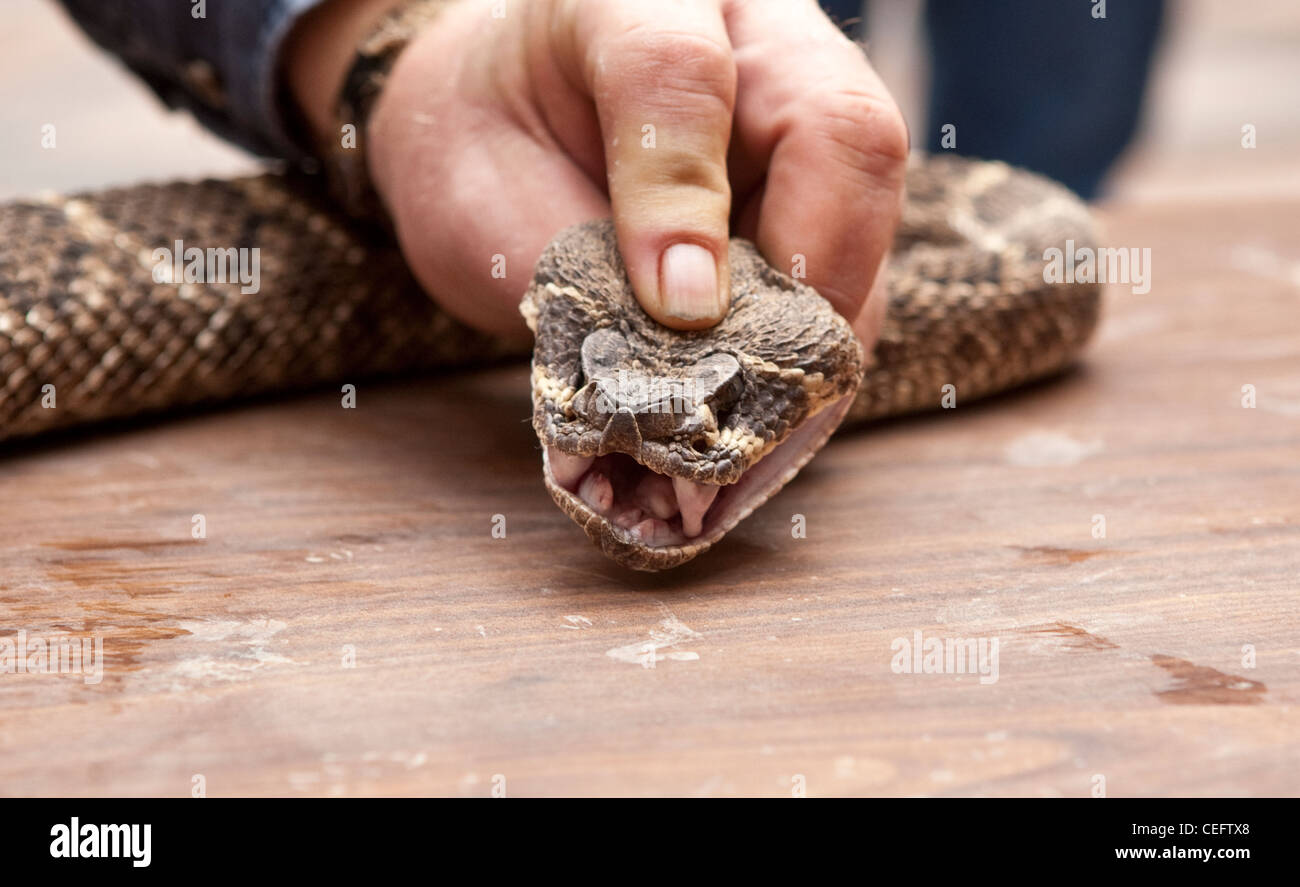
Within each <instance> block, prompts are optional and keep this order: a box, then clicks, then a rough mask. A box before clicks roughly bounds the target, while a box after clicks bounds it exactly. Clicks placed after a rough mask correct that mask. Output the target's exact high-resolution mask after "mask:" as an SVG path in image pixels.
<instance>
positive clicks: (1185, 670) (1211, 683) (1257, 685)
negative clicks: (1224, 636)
mask: <svg viewBox="0 0 1300 887" xmlns="http://www.w3.org/2000/svg"><path fill="white" fill-rule="evenodd" d="M1151 662H1152V663H1154V664H1155V665H1156V666H1157V667H1159V668H1163V669H1164V670H1165V671H1166V672H1168V673H1169V676H1170V677H1171V678H1173V679H1174V684H1173V686H1172V687H1169V688H1168V689H1166V690H1160V691H1158V692H1157V693H1156V697H1157V698H1158V699H1159V700H1160V701H1161V702H1168V703H1170V704H1171V705H1258V704H1259V703H1261V702H1263V701H1264V700H1263V694H1265V693H1267V692H1268V687H1266V686H1264V684H1263V683H1262V682H1260V681H1252V680H1250V679H1249V678H1243V677H1240V676H1238V675H1232V674H1225V673H1224V672H1221V671H1219V670H1218V669H1217V668H1209V667H1207V666H1204V665H1197V664H1196V663H1194V662H1188V661H1187V660H1186V659H1178V658H1176V657H1174V656H1165V655H1163V654H1160V653H1157V654H1156V655H1154V656H1152V657H1151Z"/></svg>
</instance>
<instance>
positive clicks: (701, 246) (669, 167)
mask: <svg viewBox="0 0 1300 887" xmlns="http://www.w3.org/2000/svg"><path fill="white" fill-rule="evenodd" d="M568 8H569V10H570V16H571V18H570V22H569V24H570V28H571V36H572V44H571V51H572V52H573V53H574V55H573V58H574V59H575V60H576V61H577V66H578V75H579V77H580V78H581V81H582V82H583V84H585V87H586V89H587V91H588V93H589V94H590V96H591V98H592V100H593V101H594V103H595V106H596V113H597V116H598V118H599V120H600V128H601V133H602V136H603V139H604V143H605V165H606V173H607V177H608V181H609V192H610V202H611V203H612V205H613V210H614V223H615V228H616V230H617V232H618V240H619V251H620V252H621V253H622V255H623V260H624V263H625V264H626V266H627V272H628V277H629V279H630V280H631V282H632V287H633V289H634V290H635V292H636V295H637V298H638V300H639V301H640V303H641V306H642V307H643V308H644V309H645V310H646V312H647V313H648V314H650V315H651V316H652V317H654V318H655V319H656V320H658V321H659V322H660V323H663V324H666V325H668V326H671V327H676V328H678V329H699V328H702V327H707V326H711V325H712V324H714V323H717V322H718V321H719V320H721V319H722V317H723V316H724V315H725V314H726V312H727V307H728V305H729V303H730V292H729V285H728V280H729V277H728V275H729V272H728V268H727V240H728V217H729V214H730V210H731V189H730V186H729V185H728V183H727V166H726V161H727V145H728V142H729V139H730V133H731V116H732V108H733V106H734V104H735V94H736V72H735V64H734V62H733V60H732V57H731V45H730V42H729V41H728V38H727V31H726V27H725V25H724V22H723V19H722V13H721V11H720V9H719V6H718V3H717V2H714V0H708V2H702V0H675V2H668V3H665V2H663V0H620V2H618V3H609V2H605V0H577V2H573V3H570V4H568Z"/></svg>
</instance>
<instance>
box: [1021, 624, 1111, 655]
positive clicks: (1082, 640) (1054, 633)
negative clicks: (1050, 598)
mask: <svg viewBox="0 0 1300 887" xmlns="http://www.w3.org/2000/svg"><path fill="white" fill-rule="evenodd" d="M1021 630H1022V631H1024V632H1025V633H1026V634H1037V635H1046V636H1047V637H1053V638H1060V639H1062V640H1064V641H1065V642H1066V643H1065V648H1066V649H1067V650H1080V651H1084V650H1118V649H1119V644H1116V643H1114V642H1113V641H1109V640H1107V639H1106V638H1104V637H1102V636H1101V635H1096V634H1093V633H1092V632H1090V631H1085V630H1084V629H1082V628H1079V626H1077V625H1070V624H1068V623H1065V622H1049V623H1046V624H1044V625H1031V626H1029V627H1028V628H1024V629H1021Z"/></svg>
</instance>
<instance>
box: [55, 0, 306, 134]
mask: <svg viewBox="0 0 1300 887" xmlns="http://www.w3.org/2000/svg"><path fill="white" fill-rule="evenodd" d="M61 2H62V4H63V6H64V8H65V9H67V11H68V13H69V14H70V15H71V16H72V17H73V19H75V20H76V22H77V23H78V24H79V25H80V26H81V28H82V29H83V30H84V31H85V32H86V33H87V34H88V35H90V37H91V38H92V39H93V40H94V41H95V42H96V43H98V44H99V45H100V46H102V47H104V48H105V49H107V50H108V51H109V52H112V53H113V54H114V55H116V56H118V58H120V59H121V60H122V61H123V62H125V63H126V65H127V67H129V68H130V69H131V70H132V71H134V72H135V73H136V74H138V75H139V76H140V77H141V78H142V79H143V80H144V81H145V82H146V83H148V84H149V86H150V87H152V88H153V90H154V92H156V93H157V94H158V96H159V97H160V98H161V99H162V100H163V101H164V102H166V103H167V105H168V106H170V107H172V108H186V109H188V110H190V111H191V112H193V113H194V115H195V116H196V117H197V118H198V119H199V121H200V122H202V123H203V125H205V126H207V127H208V128H209V129H212V130H213V131H215V132H216V133H217V134H218V135H221V136H224V137H225V138H228V139H230V140H231V141H233V142H236V143H238V144H240V145H243V146H244V147H246V148H248V149H249V150H252V151H254V152H256V153H258V154H264V155H270V156H276V157H286V158H290V159H298V158H301V157H303V156H305V154H306V151H305V150H304V147H303V146H302V145H301V144H299V143H298V141H297V140H296V139H295V136H294V131H295V127H294V125H293V120H292V119H291V116H290V114H288V113H287V112H286V108H287V107H288V106H287V103H286V102H285V100H284V95H283V90H282V86H281V79H280V77H279V65H280V53H281V50H282V49H283V46H284V41H285V37H286V36H287V35H288V33H289V29H290V28H291V27H292V25H293V24H294V22H295V21H297V19H298V18H299V17H300V16H301V15H303V14H304V13H305V12H307V11H308V10H309V9H311V8H312V7H314V6H316V5H318V4H320V3H321V2H323V0H113V2H105V0H61Z"/></svg>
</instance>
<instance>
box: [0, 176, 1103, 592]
mask: <svg viewBox="0 0 1300 887" xmlns="http://www.w3.org/2000/svg"><path fill="white" fill-rule="evenodd" d="M907 188H908V201H907V203H906V204H905V209H904V213H903V218H902V222H901V224H900V227H899V230H898V233H897V236H896V239H895V243H894V245H893V250H892V254H891V257H890V260H889V265H888V269H887V272H886V279H885V285H886V288H887V292H888V299H889V310H888V313H887V316H886V320H885V323H884V326H883V330H882V334H881V336H880V339H879V342H878V343H877V345H876V346H875V348H874V350H873V351H872V352H871V353H870V354H868V355H863V354H862V353H861V350H860V348H858V347H857V346H856V340H855V339H854V338H853V337H852V333H851V332H850V331H849V329H848V326H847V324H845V323H844V322H843V321H842V320H840V319H839V318H838V317H837V316H835V315H834V314H833V312H831V311H830V310H829V306H828V304H827V303H825V302H824V300H821V298H820V297H819V296H817V295H816V294H815V293H814V292H813V291H811V290H809V289H808V288H807V287H804V286H803V285H802V284H800V283H799V282H798V281H796V280H792V279H791V278H789V277H787V276H786V275H785V274H783V273H782V272H780V271H776V270H773V269H771V268H770V267H768V266H767V265H766V263H765V262H763V261H762V260H761V259H760V258H758V256H757V253H756V252H754V251H753V249H752V247H749V246H748V245H747V244H744V243H743V242H736V243H734V244H733V247H732V250H733V262H732V265H733V284H732V286H733V292H734V293H739V294H740V296H743V297H737V298H735V299H734V300H733V307H732V312H731V314H730V315H729V316H728V319H727V320H726V321H724V323H723V324H722V325H721V326H720V327H719V328H718V329H716V330H714V331H709V332H704V333H693V334H675V333H672V332H671V331H667V330H664V329H663V328H661V327H657V326H656V325H654V324H653V323H652V322H650V321H649V319H648V318H647V317H645V315H643V314H640V312H639V309H637V308H636V307H635V302H634V300H632V298H631V295H630V290H629V289H628V288H627V285H626V278H625V276H624V275H623V274H622V269H621V265H620V264H619V262H618V259H617V250H614V249H611V248H610V243H612V240H611V239H610V238H611V237H612V235H610V234H609V230H608V226H605V227H603V228H602V226H600V225H589V226H583V227H581V228H579V229H575V230H573V231H571V232H567V233H566V234H564V235H561V237H560V238H559V239H557V241H556V242H555V243H554V244H553V245H552V247H551V248H550V249H548V251H547V254H546V255H544V256H543V258H542V260H541V262H540V263H539V266H538V269H537V275H536V277H535V279H534V283H533V286H532V288H531V289H530V291H529V295H528V297H527V298H526V299H525V303H524V309H525V314H526V316H527V317H528V319H529V321H530V324H531V325H532V326H533V327H534V329H535V332H536V336H537V338H536V343H535V348H534V351H533V388H534V390H533V397H534V426H535V427H536V429H537V431H538V434H539V437H540V439H541V441H542V444H543V446H544V449H545V452H546V456H545V457H544V476H545V477H546V479H547V485H548V488H549V489H550V490H551V493H552V495H553V496H555V497H556V501H557V502H558V503H559V504H560V505H561V507H562V508H563V509H564V510H565V511H566V512H568V513H569V514H570V515H571V516H572V517H574V518H575V520H577V521H578V522H579V523H580V524H581V525H582V526H583V527H584V529H586V531H587V532H588V534H589V535H590V536H591V537H592V538H593V539H594V540H595V541H596V542H597V544H599V545H600V546H601V548H602V549H603V550H604V551H605V552H606V553H607V554H609V555H611V556H612V557H614V558H615V559H617V560H619V561H620V562H622V563H624V564H626V565H628V566H631V567H634V568H640V569H660V568H664V567H670V566H675V565H676V564H679V563H682V562H684V561H686V560H689V559H690V558H692V557H694V556H696V555H698V554H699V553H701V552H702V551H704V550H706V549H707V548H708V547H709V546H710V545H712V544H714V543H715V542H716V541H717V539H719V538H721V536H722V534H724V533H725V532H726V531H727V530H729V529H730V528H731V527H732V526H734V524H735V522H736V521H738V520H739V519H741V518H743V517H744V516H745V515H746V514H748V513H749V512H750V511H752V510H753V508H754V507H757V505H758V504H761V502H762V501H764V500H765V499H766V498H768V497H769V496H770V495H772V494H773V493H775V491H776V490H777V489H779V488H780V486H781V485H783V484H784V483H785V481H786V480H788V479H789V477H791V476H793V474H794V472H795V471H797V470H798V467H799V466H801V465H802V464H803V463H804V462H806V461H807V459H808V458H810V457H811V455H812V454H813V453H815V452H816V450H817V449H818V448H819V447H820V446H821V444H822V443H823V442H824V441H825V439H826V437H828V436H829V435H830V433H831V432H832V431H834V429H835V427H836V425H837V424H841V423H840V420H841V419H842V425H844V426H847V425H855V424H860V423H862V422H865V421H867V420H870V419H876V418H882V417H887V416H895V415H900V414H903V413H907V412H913V411H917V410H921V409H932V408H937V407H939V406H940V405H941V399H942V398H943V396H944V393H945V392H946V391H948V392H950V393H951V394H953V395H955V396H957V397H960V398H962V401H963V402H966V401H969V400H970V399H972V398H976V397H981V396H984V395H988V394H992V393H995V392H999V391H1003V390H1006V389H1008V388H1011V387H1014V386H1016V385H1019V384H1022V383H1025V382H1027V381H1030V380H1033V379H1037V378H1041V377H1043V376H1046V375H1049V374H1051V373H1054V372H1056V371H1059V370H1060V369H1062V368H1063V367H1065V366H1066V365H1068V364H1069V363H1070V362H1071V361H1073V360H1074V359H1075V358H1076V357H1077V356H1078V354H1079V352H1080V350H1081V348H1082V347H1083V345H1084V343H1085V342H1086V340H1087V339H1088V337H1089V335H1090V334H1091V332H1092V330H1093V329H1094V327H1095V326H1096V322H1097V319H1098V316H1099V311H1100V294H1099V289H1098V287H1097V286H1096V285H1095V284H1091V283H1068V284H1067V283H1059V282H1056V283H1049V282H1046V281H1045V280H1044V274H1043V267H1044V261H1043V254H1044V250H1045V249H1047V248H1049V247H1053V246H1055V247H1057V248H1062V247H1063V246H1064V244H1065V241H1066V240H1067V239H1072V240H1074V241H1076V242H1088V241H1090V239H1091V237H1092V233H1091V231H1092V228H1091V221H1090V219H1089V216H1088V213H1087V211H1086V208H1085V207H1084V206H1083V205H1082V204H1081V203H1080V202H1079V201H1078V200H1077V199H1076V198H1075V197H1074V196H1073V195H1072V194H1070V192H1069V191H1067V190H1066V189H1064V188H1062V187H1061V186H1059V185H1056V184H1054V183H1052V182H1050V181H1047V180H1046V179H1043V178H1041V177H1039V176H1036V175H1033V174H1030V173H1027V172H1024V171H1021V170H1016V169H1013V168H1011V167H1008V166H1005V165H1003V164H1001V163H993V162H982V161H970V160H964V159H960V158H956V157H948V156H943V157H933V158H929V159H926V160H922V161H919V162H917V163H915V164H914V165H913V166H912V167H911V168H910V169H909V173H908V180H907ZM322 191H323V189H322V188H321V187H320V186H319V183H318V182H316V181H315V180H313V179H311V178H309V177H300V176H281V175H263V176H257V177H251V178H244V179H234V180H223V181H217V180H206V181H201V182H191V183H186V182H173V183H166V184H149V185H137V186H133V187H127V188H116V189H110V190H105V191H99V192H95V193H89V194H80V195H73V196H56V195H51V196H48V197H43V198H41V199H38V200H28V201H19V202H13V203H9V204H6V205H4V206H3V207H0V440H3V439H8V438H17V437H23V436H29V435H34V434H39V433H43V432H47V431H50V430H53V429H57V428H62V427H67V426H72V425H78V424H83V423H88V422H93V421H99V420H104V419H110V418H118V417H125V416H130V415H134V414H139V413H145V412H159V411H163V410H166V409H169V408H175V407H179V406H184V405H191V404H198V403H210V402H217V401H225V400H230V399H235V398H240V397H247V396H251V395H256V394H261V393H267V392H273V391H284V390H292V389H301V388H306V387H309V386H313V385H318V384H321V383H324V382H328V381H336V382H337V381H344V382H346V381H354V380H357V379H360V378H362V377H364V376H368V375H374V374H388V373H398V372H409V371H418V370H430V369H437V368H449V367H462V366H468V365H472V364H476V363H484V362H490V361H499V360H502V359H506V358H511V357H523V356H524V354H525V353H526V351H524V350H521V349H520V348H519V347H518V346H512V345H509V344H506V343H504V342H501V341H497V340H494V339H492V338H490V337H487V336H485V335H483V334H481V333H478V332H475V331H473V330H471V329H469V328H467V327H465V326H464V325H462V324H460V323H459V322H457V321H456V320H454V319H452V318H451V317H449V316H448V315H447V314H445V313H443V312H442V311H440V310H439V309H438V308H437V306H436V304H435V303H434V302H433V301H432V300H430V299H429V298H428V297H427V296H426V295H425V294H424V293H423V292H422V291H421V289H420V288H419V286H418V285H417V284H416V283H415V281H414V279H413V278H412V277H411V275H410V273H409V272H408V271H407V269H406V266H405V264H404V262H403V260H402V258H401V255H400V253H399V252H398V250H397V249H396V247H395V246H394V245H393V243H392V242H391V241H390V240H389V239H388V237H387V235H386V234H385V233H383V232H381V231H378V230H376V229H372V228H369V227H364V226H361V225H358V224H355V223H353V222H351V221H349V220H348V219H346V218H345V217H343V216H341V215H340V214H339V213H338V211H337V210H336V209H335V208H334V207H333V206H332V205H331V204H330V203H328V202H327V201H325V200H323V199H321V198H320V197H319V196H317V195H319V194H320V193H322ZM178 241H179V243H177V242H178ZM174 247H181V248H182V251H183V249H185V248H190V247H195V248H199V249H200V250H202V249H205V248H211V247H221V248H229V247H244V248H254V247H256V248H257V249H258V251H259V255H260V261H259V264H260V269H259V270H260V289H258V291H257V292H245V291H243V290H245V289H247V287H244V286H241V282H240V280H239V279H237V278H235V277H234V275H230V276H228V277H227V279H225V280H224V281H223V280H219V279H214V278H216V277H220V276H221V275H220V274H214V275H210V276H208V277H205V278H203V279H194V280H188V281H187V280H185V279H184V277H185V275H184V274H182V275H181V278H180V279H174V278H175V275H174V274H172V275H168V273H167V271H166V269H163V270H162V271H160V267H159V266H160V263H159V261H158V258H157V257H158V252H157V251H158V250H159V249H160V248H166V249H173V248H174ZM177 267H179V266H177ZM597 334H598V335H597ZM683 336H685V338H682V337H683ZM629 373H631V374H633V375H639V376H641V377H645V379H646V380H647V381H648V383H649V385H650V388H651V389H654V386H655V385H656V384H657V383H656V381H655V380H664V379H667V380H669V381H673V380H676V381H677V382H683V383H689V386H690V387H691V390H690V391H687V392H686V396H684V397H677V399H676V400H675V401H673V403H674V404H675V406H674V407H673V408H672V409H670V410H669V411H668V412H669V414H670V415H668V416H667V417H665V416H663V415H661V414H660V413H659V411H657V410H655V409H653V406H654V404H653V403H651V405H650V407H647V403H649V401H647V398H646V394H645V391H646V388H645V386H640V387H637V386H634V387H637V390H636V391H635V392H632V393H630V394H628V393H627V392H623V393H619V392H616V391H615V390H614V388H612V387H611V386H612V385H613V384H614V383H613V381H611V380H614V379H616V378H618V379H626V378H627V377H628V374H629ZM859 381H860V384H859ZM945 386H952V388H951V389H947V388H946V387H945ZM584 390H585V392H586V394H585V395H584V396H583V398H585V399H583V398H579V396H578V395H579V394H580V393H581V392H583V391H584ZM625 395H626V397H625ZM598 396H599V397H598ZM611 397H612V398H613V400H614V401H615V402H614V403H612V404H609V403H606V404H605V407H603V408H599V401H601V400H604V401H609V400H610V398H611ZM620 398H624V400H625V401H626V402H624V400H620ZM650 400H651V401H653V400H654V399H653V398H651V399H650ZM666 402H667V401H665V403H666ZM601 409H603V410H604V411H603V412H601ZM629 416H631V419H629ZM818 417H820V418H818ZM560 432H563V433H560ZM687 447H690V449H689V451H688V449H687ZM777 452H786V453H788V454H789V455H788V456H786V457H782V458H783V459H784V461H783V462H782V463H781V464H778V460H777V459H776V458H775V457H774V456H773V453H777ZM623 457H627V458H628V459H630V460H631V461H632V462H635V463H636V465H634V466H633V465H625V466H621V467H620V466H618V465H611V467H609V468H608V472H609V473H610V474H611V478H612V479H613V480H615V481H616V482H615V483H614V487H615V492H616V493H617V492H618V490H617V488H618V485H619V483H623V484H626V483H634V484H639V483H642V482H645V483H647V485H648V486H650V487H655V489H660V488H661V487H662V484H663V483H664V482H663V481H659V480H657V479H656V478H653V477H651V478H649V480H648V481H646V479H645V478H644V477H641V475H640V474H637V473H636V472H642V473H644V472H645V471H649V472H653V473H654V474H656V475H660V476H662V477H664V478H667V482H669V484H670V486H672V488H673V489H674V490H675V491H676V492H677V495H678V497H679V500H680V504H681V507H680V509H679V511H678V512H676V513H675V516H674V517H672V518H670V519H668V520H667V521H666V522H665V521H660V523H661V524H663V527H661V528H659V529H655V528H656V527H659V525H658V524H654V520H655V518H653V517H652V516H651V515H650V514H649V512H648V511H646V510H645V509H641V511H642V513H641V514H640V515H639V516H638V515H635V514H633V515H632V517H639V518H644V520H642V519H637V520H635V521H631V523H630V524H629V521H630V520H631V518H628V517H627V514H614V513H612V512H608V511H606V510H604V509H602V508H601V507H599V506H600V503H597V507H594V508H593V507H592V506H591V503H590V502H588V501H586V500H585V499H584V498H583V496H582V495H581V491H580V490H579V489H578V487H579V486H583V485H584V484H585V485H586V486H591V483H590V482H589V481H588V480H587V476H588V475H590V474H591V473H592V472H594V471H596V470H597V469H596V468H592V467H591V465H592V464H593V463H589V462H586V461H585V460H587V459H592V460H604V461H598V462H596V463H595V464H596V465H597V466H599V465H605V464H608V460H611V459H621V458H623ZM561 461H563V463H564V465H563V470H560V471H559V474H560V477H558V478H557V472H556V469H557V467H560V464H559V463H560V462H561ZM575 464H576V465H577V466H578V467H581V468H582V469H583V471H584V472H585V474H582V475H580V476H578V477H576V478H575V477H572V476H570V475H571V473H572V471H573V470H574V465H575ZM773 466H775V467H773ZM629 470H632V472H633V473H629ZM615 475H617V476H615ZM747 477H748V478H751V480H752V483H751V482H749V481H746V480H745V478H747ZM620 478H621V480H620ZM688 484H694V485H696V486H694V487H692V486H689V485H688ZM709 484H713V485H716V486H718V487H720V488H721V487H731V488H733V491H735V490H741V489H742V488H743V487H745V485H746V484H748V486H750V487H753V489H752V490H750V492H748V493H746V495H745V497H743V501H742V497H741V496H740V495H739V494H737V495H735V496H732V497H731V499H733V500H736V501H732V502H731V504H730V505H728V506H727V507H726V508H725V509H724V508H723V507H722V506H721V505H713V506H709V505H707V503H706V504H705V508H707V509H709V511H707V512H701V513H700V514H698V515H697V514H695V513H694V512H693V511H692V510H691V509H688V508H687V507H686V504H685V503H686V499H685V498H682V497H690V496H692V495H696V494H697V493H698V492H699V491H700V490H701V489H704V492H705V493H707V492H708V490H707V489H705V487H706V486H707V485H709ZM656 485H658V486H656ZM674 485H675V486H674ZM569 487H572V489H569ZM634 492H635V491H633V493H634ZM713 492H714V493H717V491H716V490H714V491H713ZM628 495H632V493H629V494H628ZM588 498H590V497H588ZM615 498H616V499H617V498H618V496H617V495H616V496H615ZM726 498H727V496H726V495H724V494H719V501H721V500H722V499H726ZM638 501H640V500H638ZM723 511H726V512H727V514H726V515H721V516H718V517H716V519H715V517H714V516H713V513H714V512H718V513H719V514H721V512H723ZM697 517H698V518H699V520H696V518H697ZM625 518H626V519H625ZM724 518H725V519H724ZM733 518H734V519H733ZM647 521H649V523H647ZM701 521H702V522H703V528H702V529H701V530H697V532H695V533H693V534H691V533H689V532H687V530H690V529H695V527H692V526H689V525H690V524H692V523H700V522H701ZM710 522H712V524H713V526H712V527H710ZM637 527H640V528H641V530H640V531H637V530H636V529H635V528H637ZM647 528H649V529H647ZM656 534H657V535H658V536H659V537H660V538H654V537H655V536H656Z"/></svg>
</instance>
